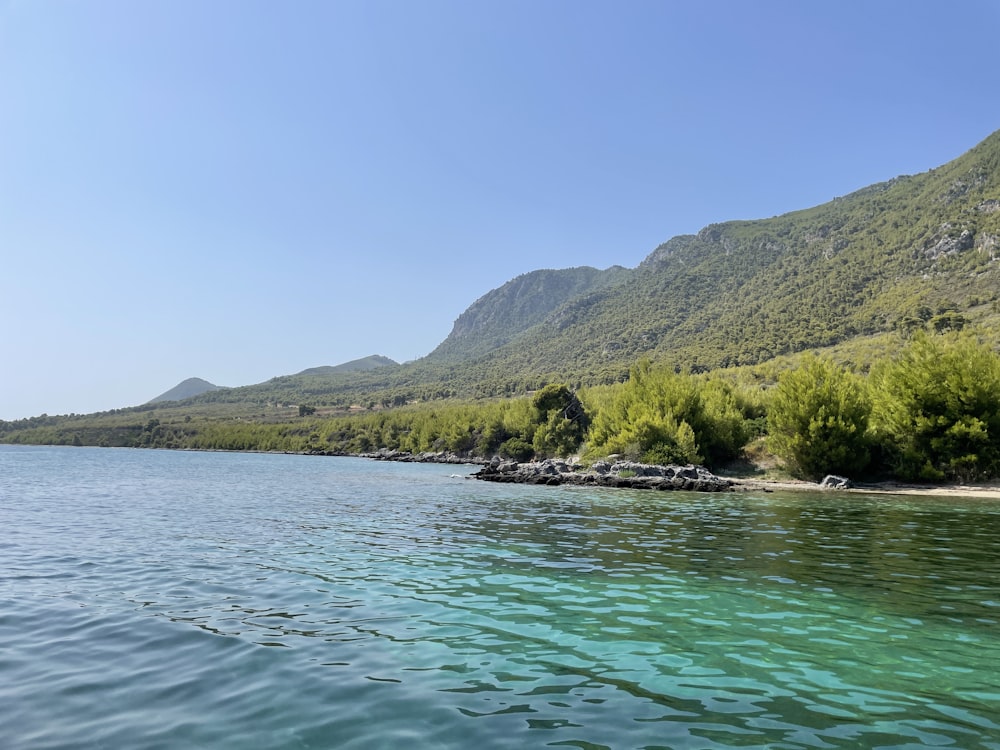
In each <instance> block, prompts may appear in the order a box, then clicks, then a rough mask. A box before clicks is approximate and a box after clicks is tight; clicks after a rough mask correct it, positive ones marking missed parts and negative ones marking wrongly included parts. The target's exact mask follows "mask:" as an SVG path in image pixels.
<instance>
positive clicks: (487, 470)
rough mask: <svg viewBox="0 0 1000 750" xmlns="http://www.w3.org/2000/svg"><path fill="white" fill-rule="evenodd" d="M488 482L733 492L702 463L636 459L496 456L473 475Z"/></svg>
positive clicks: (728, 482) (729, 483) (731, 487)
mask: <svg viewBox="0 0 1000 750" xmlns="http://www.w3.org/2000/svg"><path fill="white" fill-rule="evenodd" d="M472 476H473V477H475V478H476V479H482V480H483V481H486V482H510V483H515V484H547V485H560V484H573V485H584V486H592V487H621V488H626V489H634V490H688V491H692V492H731V491H732V489H733V483H732V482H731V481H729V480H728V479H722V478H720V477H717V476H715V475H714V474H712V473H711V472H710V471H708V469H706V468H704V467H702V466H653V465H650V464H639V463H635V462H632V461H615V462H614V463H612V462H610V461H598V462H597V463H595V464H594V465H593V466H592V467H591V468H590V469H585V468H584V467H583V466H581V465H580V464H576V463H569V462H567V461H562V460H559V459H546V460H545V461H536V462H532V463H518V462H516V461H506V460H503V459H501V458H494V459H493V460H492V461H490V463H488V464H487V465H485V466H484V467H483V468H482V469H480V470H479V471H477V472H476V473H475V474H473V475H472Z"/></svg>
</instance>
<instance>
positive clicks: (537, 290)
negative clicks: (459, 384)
mask: <svg viewBox="0 0 1000 750" xmlns="http://www.w3.org/2000/svg"><path fill="white" fill-rule="evenodd" d="M627 274H628V270H627V269H625V268H623V267H622V266H612V267H611V268H608V269H606V270H603V271H600V270H598V269H596V268H590V267H589V266H581V267H578V268H566V269H562V270H552V269H546V270H542V271H532V272H531V273H525V274H521V275H520V276H518V277H517V278H515V279H512V280H510V281H508V282H507V283H506V284H504V285H503V286H501V287H499V288H497V289H494V290H493V291H491V292H488V293H487V294H485V295H483V296H482V297H480V298H479V299H478V300H476V301H475V302H474V303H472V305H471V306H470V307H469V309H467V310H466V311H465V312H464V313H462V314H461V315H460V316H459V317H458V320H456V321H455V325H454V327H453V328H452V331H451V333H450V334H449V335H448V338H446V339H445V340H444V341H443V342H441V344H440V345H438V347H437V348H436V349H435V350H434V351H433V352H431V353H430V354H429V355H428V358H429V359H430V360H449V361H455V360H463V359H469V358H471V357H475V356H477V355H483V354H487V353H489V352H491V351H492V350H494V349H496V348H497V347H499V346H503V345H504V344H506V343H507V342H508V341H510V340H512V339H513V338H515V337H516V336H517V335H518V334H519V333H522V332H523V331H525V330H527V329H529V328H531V327H532V326H535V325H537V324H539V323H541V322H543V321H544V320H545V319H546V317H548V315H549V314H551V313H552V312H553V311H554V310H556V309H557V308H558V307H559V306H561V305H563V304H565V303H566V302H568V301H569V300H571V299H573V298H574V297H579V296H580V295H583V294H587V293H588V292H592V291H595V290H598V289H603V288H604V287H607V286H610V285H612V284H614V283H616V282H618V281H620V280H622V279H623V278H625V277H626V276H627Z"/></svg>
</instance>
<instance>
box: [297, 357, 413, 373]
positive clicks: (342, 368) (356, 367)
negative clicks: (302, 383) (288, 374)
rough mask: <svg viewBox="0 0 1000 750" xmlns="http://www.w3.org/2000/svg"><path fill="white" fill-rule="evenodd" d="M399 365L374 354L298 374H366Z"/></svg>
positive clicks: (311, 368)
mask: <svg viewBox="0 0 1000 750" xmlns="http://www.w3.org/2000/svg"><path fill="white" fill-rule="evenodd" d="M398 364H399V363H398V362H396V361H395V360H392V359H389V358H388V357H383V356H382V355H381V354H372V355H370V356H368V357H362V358H361V359H352V360H351V361H350V362H344V363H343V364H340V365H321V366H320V367H310V368H308V369H306V370H303V371H302V372H300V373H298V374H299V375H339V374H340V373H345V372H365V371H367V370H374V369H375V368H377V367H390V366H392V365H398Z"/></svg>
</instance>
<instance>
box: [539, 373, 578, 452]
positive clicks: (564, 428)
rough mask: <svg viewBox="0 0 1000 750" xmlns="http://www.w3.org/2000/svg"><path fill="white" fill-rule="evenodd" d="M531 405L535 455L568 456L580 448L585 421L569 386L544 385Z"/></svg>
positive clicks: (560, 384)
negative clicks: (534, 420) (534, 417)
mask: <svg viewBox="0 0 1000 750" xmlns="http://www.w3.org/2000/svg"><path fill="white" fill-rule="evenodd" d="M531 403H532V406H533V407H534V408H535V411H536V422H537V427H536V428H535V431H534V435H533V437H532V446H533V447H534V449H535V453H537V454H538V455H542V456H551V455H557V456H568V455H570V454H572V453H573V452H574V451H575V450H576V449H577V448H579V447H580V443H581V442H583V437H584V435H585V434H586V431H587V426H588V424H589V420H588V418H587V412H586V410H585V409H584V408H583V404H582V403H581V402H580V399H579V398H577V396H576V394H575V393H573V392H572V391H571V390H570V389H569V386H567V385H565V384H562V383H559V384H555V383H553V384H551V385H547V386H545V387H544V388H542V389H541V390H540V391H538V393H536V394H535V396H534V398H533V399H532V402H531Z"/></svg>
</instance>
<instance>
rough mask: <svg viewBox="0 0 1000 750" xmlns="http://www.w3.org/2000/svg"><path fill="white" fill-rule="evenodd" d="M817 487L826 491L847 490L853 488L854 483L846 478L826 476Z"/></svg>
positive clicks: (832, 475)
mask: <svg viewBox="0 0 1000 750" xmlns="http://www.w3.org/2000/svg"><path fill="white" fill-rule="evenodd" d="M819 486H820V487H822V488H823V489H826V490H849V489H852V488H853V487H854V482H852V481H851V480H850V479H848V478H847V477H839V476H837V475H836V474H827V475H826V476H825V477H823V481H822V482H820V483H819Z"/></svg>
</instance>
